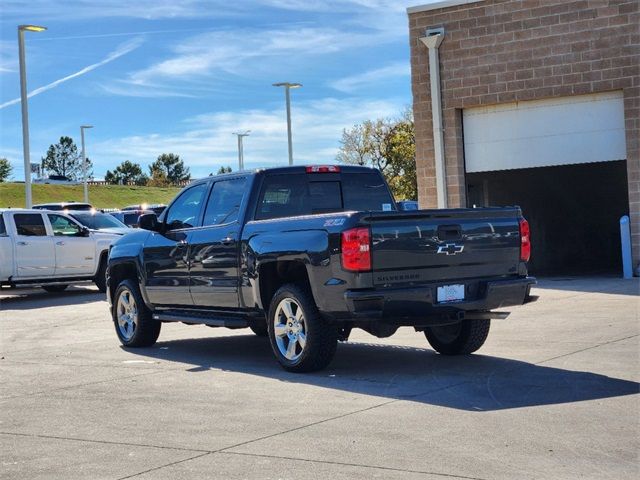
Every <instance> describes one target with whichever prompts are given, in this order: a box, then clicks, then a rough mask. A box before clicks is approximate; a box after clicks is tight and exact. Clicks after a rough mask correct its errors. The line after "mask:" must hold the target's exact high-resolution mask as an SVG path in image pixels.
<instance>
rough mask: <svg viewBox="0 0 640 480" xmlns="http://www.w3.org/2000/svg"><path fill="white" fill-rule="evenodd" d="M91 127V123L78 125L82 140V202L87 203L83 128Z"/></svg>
mask: <svg viewBox="0 0 640 480" xmlns="http://www.w3.org/2000/svg"><path fill="white" fill-rule="evenodd" d="M85 128H93V125H81V126H80V138H81V140H82V185H83V190H84V203H89V189H88V188H87V153H86V150H85V148H84V130H85Z"/></svg>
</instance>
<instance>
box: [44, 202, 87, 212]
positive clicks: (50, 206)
mask: <svg viewBox="0 0 640 480" xmlns="http://www.w3.org/2000/svg"><path fill="white" fill-rule="evenodd" d="M33 208H35V209H36V210H56V211H61V210H83V211H87V210H95V209H94V208H93V205H91V204H90V203H83V202H57V203H40V204H38V205H34V206H33Z"/></svg>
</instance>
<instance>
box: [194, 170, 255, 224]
mask: <svg viewBox="0 0 640 480" xmlns="http://www.w3.org/2000/svg"><path fill="white" fill-rule="evenodd" d="M246 185H247V179H246V178H234V179H232V180H220V181H218V182H216V183H215V185H214V186H213V189H212V190H211V195H209V201H208V202H207V210H206V212H205V214H204V225H223V224H225V223H231V222H235V221H236V220H238V214H239V213H240V205H241V204H242V198H243V197H244V192H245V188H246Z"/></svg>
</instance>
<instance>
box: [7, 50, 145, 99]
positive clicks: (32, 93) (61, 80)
mask: <svg viewBox="0 0 640 480" xmlns="http://www.w3.org/2000/svg"><path fill="white" fill-rule="evenodd" d="M141 44H142V39H141V38H135V39H133V40H130V41H128V42H125V43H123V44H122V45H120V46H119V47H118V48H116V49H115V50H114V51H113V52H111V53H109V55H107V56H106V57H105V58H104V59H102V60H101V61H99V62H97V63H93V64H91V65H88V66H86V67H84V68H82V69H80V70H78V71H77V72H74V73H72V74H71V75H67V76H66V77H62V78H59V79H58V80H55V81H53V82H51V83H48V84H47V85H44V86H42V87H38V88H36V89H35V90H32V91H30V92H29V93H28V94H27V98H31V97H35V96H36V95H40V94H41V93H44V92H46V91H47V90H51V89H52V88H56V87H57V86H59V85H60V84H62V83H64V82H68V81H69V80H72V79H74V78H77V77H80V76H82V75H85V74H87V73H89V72H91V71H92V70H95V69H96V68H98V67H101V66H103V65H106V64H107V63H110V62H113V61H114V60H116V59H117V58H120V57H122V56H123V55H126V54H127V53H129V52H131V51H133V50H135V49H136V48H138V47H139V46H140V45H141ZM19 102H20V97H18V98H14V99H13V100H9V101H7V102H4V103H2V104H0V109H3V108H5V107H8V106H10V105H15V104H16V103H19Z"/></svg>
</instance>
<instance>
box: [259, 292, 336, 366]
mask: <svg viewBox="0 0 640 480" xmlns="http://www.w3.org/2000/svg"><path fill="white" fill-rule="evenodd" d="M268 329H269V341H270V342H271V348H272V349H273V353H274V354H275V356H276V359H277V360H278V362H279V363H280V365H281V366H282V367H283V368H284V369H285V370H288V371H290V372H313V371H317V370H321V369H323V368H325V367H326V366H327V365H329V363H331V360H333V357H334V355H335V353H336V349H337V346H338V330H337V329H336V328H335V327H334V326H332V325H329V324H327V323H326V322H325V321H324V320H323V319H322V317H321V316H320V312H318V307H316V304H315V303H314V301H313V298H312V296H311V294H310V293H309V292H308V291H306V290H305V289H303V288H300V287H298V286H297V285H293V284H287V285H284V286H282V287H280V289H279V290H278V291H277V292H276V294H275V295H274V296H273V299H272V300H271V306H270V308H269V319H268Z"/></svg>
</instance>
